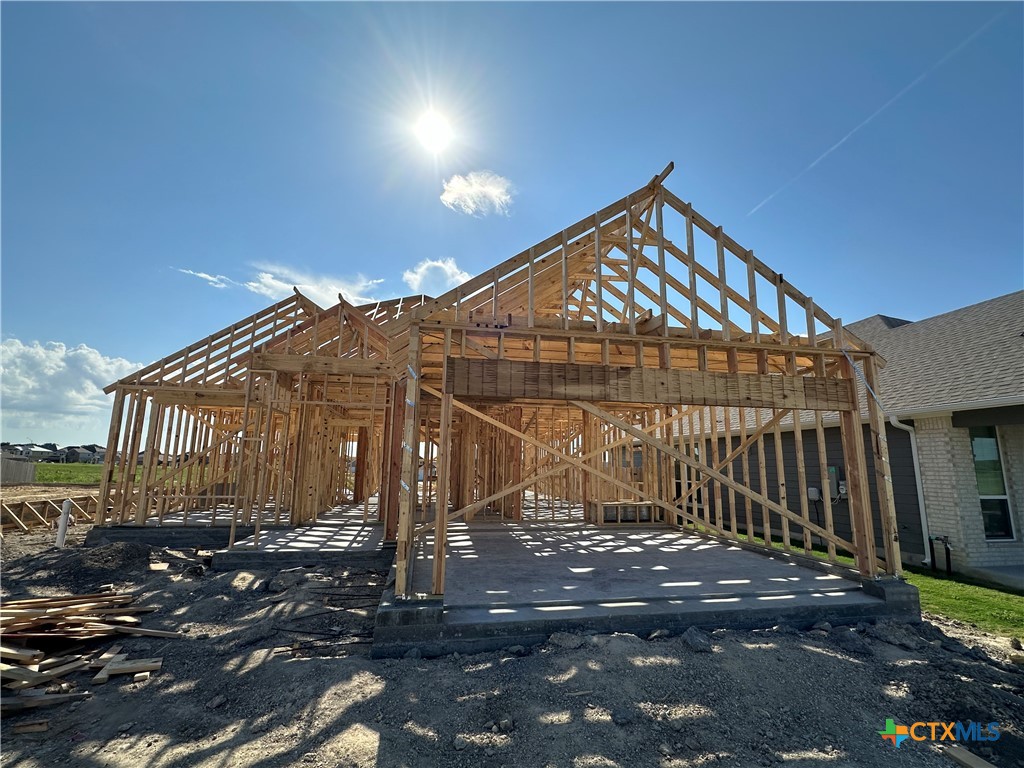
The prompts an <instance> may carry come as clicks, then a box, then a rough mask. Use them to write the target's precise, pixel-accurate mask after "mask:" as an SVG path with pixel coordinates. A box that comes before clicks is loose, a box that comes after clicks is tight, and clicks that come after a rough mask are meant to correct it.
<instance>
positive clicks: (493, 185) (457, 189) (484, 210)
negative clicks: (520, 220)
mask: <svg viewBox="0 0 1024 768" xmlns="http://www.w3.org/2000/svg"><path fill="white" fill-rule="evenodd" d="M514 194H515V189H514V188H513V187H512V182H511V181H509V180H508V179H506V178H504V177H503V176H499V175H498V174H496V173H493V172H492V171H473V172H472V173H469V174H467V175H465V176H460V175H459V174H455V175H454V176H452V177H451V178H450V179H448V181H446V182H445V183H444V192H443V193H441V202H442V203H444V204H445V205H446V206H448V207H449V208H451V209H452V210H453V211H460V212H461V213H468V214H469V215H470V216H485V215H487V214H489V213H500V214H501V215H502V216H507V215H508V209H509V207H510V206H511V205H512V195H514Z"/></svg>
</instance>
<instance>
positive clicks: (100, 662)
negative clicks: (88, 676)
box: [89, 645, 121, 669]
mask: <svg viewBox="0 0 1024 768" xmlns="http://www.w3.org/2000/svg"><path fill="white" fill-rule="evenodd" d="M120 652H121V646H120V645H112V646H110V647H109V648H108V649H107V650H105V651H104V652H103V653H102V654H101V655H100V656H99V657H98V658H96V659H93V660H92V661H90V662H89V668H90V669H102V668H103V667H105V666H107V664H108V663H109V662H110V660H111V659H113V658H114V657H115V656H117V654H119V653H120Z"/></svg>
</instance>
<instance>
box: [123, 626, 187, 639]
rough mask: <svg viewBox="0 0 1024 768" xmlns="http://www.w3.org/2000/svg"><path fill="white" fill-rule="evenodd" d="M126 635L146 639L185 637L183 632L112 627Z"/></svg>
mask: <svg viewBox="0 0 1024 768" xmlns="http://www.w3.org/2000/svg"><path fill="white" fill-rule="evenodd" d="M110 629H113V630H115V631H117V632H121V633H123V634H126V635H145V636H146V637H184V635H182V634H181V632H170V631H168V630H164V629H146V628H145V627H110Z"/></svg>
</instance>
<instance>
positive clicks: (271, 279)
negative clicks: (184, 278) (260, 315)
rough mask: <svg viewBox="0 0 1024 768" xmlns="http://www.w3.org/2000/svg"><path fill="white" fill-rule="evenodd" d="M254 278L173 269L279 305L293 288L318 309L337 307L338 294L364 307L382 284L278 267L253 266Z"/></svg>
mask: <svg viewBox="0 0 1024 768" xmlns="http://www.w3.org/2000/svg"><path fill="white" fill-rule="evenodd" d="M252 266H253V267H254V268H255V269H256V270H257V272H256V274H255V277H253V278H251V279H249V280H245V279H242V280H234V279H232V278H230V277H227V276H226V275H211V274H210V273H209V272H200V271H198V270H193V269H178V268H176V269H177V271H178V272H181V273H182V274H184V275H191V276H193V277H197V278H199V279H200V280H203V281H204V282H205V283H206V284H207V285H209V286H211V287H213V288H230V287H236V286H237V287H241V288H245V289H246V290H249V291H252V292H253V293H258V294H259V295H260V296H266V297H267V298H269V299H273V300H274V301H280V300H281V299H283V298H285V297H286V296H290V295H291V292H292V286H295V287H296V288H298V289H299V290H300V291H302V293H303V294H304V295H305V296H308V297H309V298H311V299H312V300H313V301H315V302H316V303H317V304H319V305H320V306H321V307H331V306H334V305H335V304H337V303H338V294H339V293H340V294H342V295H343V296H344V297H345V301H347V302H349V303H352V304H366V303H368V302H371V301H375V300H376V298H375V297H374V296H373V289H374V288H375V287H376V286H377V285H380V284H381V283H383V282H384V281H383V280H379V279H376V280H375V279H371V278H368V277H364V276H363V275H355V276H354V277H334V276H331V275H311V274H309V273H306V272H300V271H298V270H296V269H292V268H291V267H285V266H281V265H280V264H254V265H252Z"/></svg>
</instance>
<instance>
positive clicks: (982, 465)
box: [971, 427, 1013, 539]
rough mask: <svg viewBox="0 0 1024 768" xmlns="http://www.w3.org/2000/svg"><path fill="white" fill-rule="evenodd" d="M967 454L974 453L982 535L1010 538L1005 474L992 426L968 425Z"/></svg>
mask: <svg viewBox="0 0 1024 768" xmlns="http://www.w3.org/2000/svg"><path fill="white" fill-rule="evenodd" d="M971 453H973V454H974V474H975V476H976V477H977V479H978V498H979V500H980V501H981V516H982V519H983V520H984V522H985V538H986V539H1012V538H1013V524H1012V522H1011V520H1010V497H1009V495H1007V492H1006V476H1005V475H1004V474H1003V462H1002V458H1001V455H1000V452H999V437H998V436H997V434H996V428H995V427H971Z"/></svg>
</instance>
